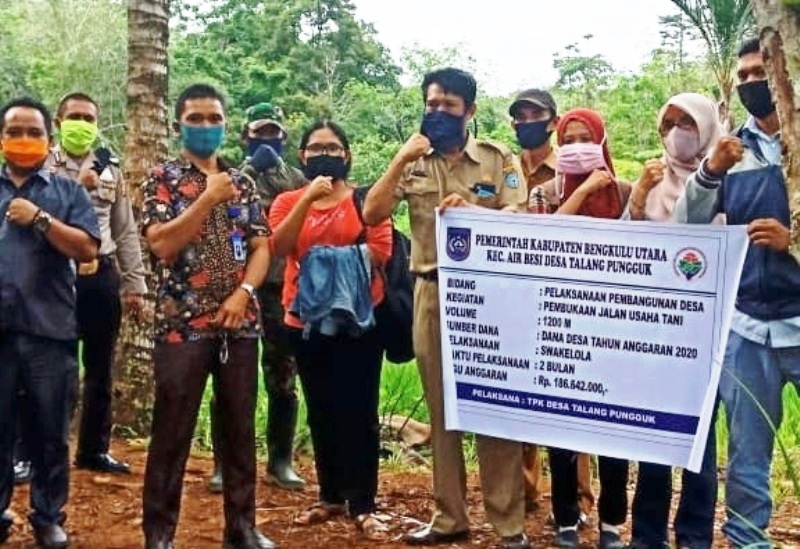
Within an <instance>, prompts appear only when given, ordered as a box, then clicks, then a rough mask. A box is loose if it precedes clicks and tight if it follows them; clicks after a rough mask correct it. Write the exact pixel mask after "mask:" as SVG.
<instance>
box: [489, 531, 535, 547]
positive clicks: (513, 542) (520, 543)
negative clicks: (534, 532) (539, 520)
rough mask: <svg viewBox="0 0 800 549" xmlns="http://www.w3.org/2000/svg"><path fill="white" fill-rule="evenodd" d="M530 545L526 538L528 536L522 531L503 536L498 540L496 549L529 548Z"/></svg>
mask: <svg viewBox="0 0 800 549" xmlns="http://www.w3.org/2000/svg"><path fill="white" fill-rule="evenodd" d="M530 546H531V542H530V541H529V540H528V536H526V535H525V534H524V533H523V534H517V535H516V536H506V537H504V538H503V539H501V540H500V544H499V545H498V546H497V549H530Z"/></svg>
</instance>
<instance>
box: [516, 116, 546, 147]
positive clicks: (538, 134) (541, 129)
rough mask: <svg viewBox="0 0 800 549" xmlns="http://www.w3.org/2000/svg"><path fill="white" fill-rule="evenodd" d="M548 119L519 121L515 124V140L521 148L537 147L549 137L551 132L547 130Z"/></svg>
mask: <svg viewBox="0 0 800 549" xmlns="http://www.w3.org/2000/svg"><path fill="white" fill-rule="evenodd" d="M548 125H550V120H538V121H536V122H519V123H517V125H516V128H515V129H516V132H517V141H518V142H519V146H520V147H522V148H523V149H538V148H539V147H541V146H542V145H544V144H545V143H547V140H548V139H550V136H551V135H552V133H553V132H549V131H547V126H548Z"/></svg>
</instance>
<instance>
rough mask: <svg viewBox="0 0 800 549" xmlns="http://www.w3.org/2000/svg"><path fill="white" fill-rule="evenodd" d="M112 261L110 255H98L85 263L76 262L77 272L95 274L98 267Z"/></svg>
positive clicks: (83, 274) (86, 274)
mask: <svg viewBox="0 0 800 549" xmlns="http://www.w3.org/2000/svg"><path fill="white" fill-rule="evenodd" d="M112 263H113V258H112V257H111V255H99V256H97V257H96V258H94V259H92V260H91V261H89V262H86V263H78V274H79V275H81V276H91V275H93V274H97V271H99V270H100V267H101V266H102V267H107V266H109V265H111V264H112Z"/></svg>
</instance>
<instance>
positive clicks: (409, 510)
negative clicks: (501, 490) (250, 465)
mask: <svg viewBox="0 0 800 549" xmlns="http://www.w3.org/2000/svg"><path fill="white" fill-rule="evenodd" d="M113 452H114V454H115V456H117V457H118V458H120V459H123V460H126V461H128V462H129V463H130V464H131V465H132V466H133V470H134V474H133V475H132V476H129V477H119V476H109V475H97V474H93V473H89V472H86V471H78V470H73V471H72V483H71V494H70V502H69V505H68V507H67V513H68V519H67V525H66V526H67V530H68V532H69V534H70V536H71V540H72V543H71V545H70V547H72V548H85V549H123V548H125V549H127V548H136V547H142V546H143V538H142V535H141V522H142V513H141V493H142V479H143V473H144V464H145V457H146V454H145V451H144V450H143V449H142V448H140V447H137V446H136V445H134V444H130V443H127V442H125V441H119V440H117V441H115V442H114V448H113ZM210 469H211V461H210V460H209V459H208V458H206V457H202V456H196V457H192V458H190V460H189V464H188V466H187V472H186V478H185V483H184V492H183V493H184V498H183V508H182V511H181V519H180V525H179V528H178V535H177V539H176V547H178V548H180V549H205V548H212V547H213V548H217V547H220V546H221V542H222V529H223V520H222V498H221V496H218V495H213V494H211V493H209V492H208V491H207V490H206V478H207V475H208V473H209V471H210ZM300 469H301V470H302V472H303V473H304V475H305V477H306V478H307V479H308V478H312V479H313V464H312V462H311V461H310V459H304V460H303V461H302V463H301V465H300ZM263 470H264V467H263V464H261V465H260V466H259V474H260V476H261V478H260V482H259V486H258V494H257V499H256V505H257V513H256V520H257V523H258V526H259V528H261V530H262V531H263V532H264V533H265V534H266V535H267V536H269V537H270V538H271V539H273V540H274V541H276V542H277V543H278V544H279V546H280V547H282V548H304V549H306V548H328V547H332V548H338V547H375V546H378V547H382V548H400V547H405V545H403V544H402V543H401V542H400V536H401V535H402V534H403V533H404V532H406V531H408V530H410V529H413V528H415V527H416V526H417V525H419V524H420V522H418V521H427V520H428V518H429V517H430V511H431V505H432V503H431V494H430V473H429V472H428V471H426V470H425V469H418V470H415V471H413V472H402V473H401V472H389V471H384V472H382V473H381V488H380V494H381V501H380V506H381V509H382V511H383V512H385V513H386V514H387V515H389V516H391V524H392V532H393V536H394V538H393V541H391V542H389V543H384V544H375V543H370V542H367V541H366V540H364V539H363V538H360V537H359V534H358V532H357V530H356V528H355V526H354V525H353V523H352V522H351V521H348V520H346V519H340V520H335V521H331V522H329V523H327V524H323V525H317V526H311V527H302V528H299V527H295V526H293V525H292V518H293V516H294V515H295V513H297V511H298V510H300V509H302V508H304V507H305V506H307V505H310V504H311V503H313V502H314V501H315V496H316V487H315V486H314V485H313V484H311V486H309V487H307V488H306V489H305V490H304V491H302V492H299V493H291V492H286V491H283V490H278V489H277V488H275V487H273V486H270V485H268V484H266V483H265V482H263ZM27 501H28V490H27V488H25V487H22V488H18V489H17V491H16V494H15V497H14V502H13V504H12V511H16V512H17V513H18V516H17V517H16V520H15V522H16V524H15V527H14V530H13V533H12V537H11V538H10V540H9V542H8V545H7V547H9V548H10V549H12V548H13V549H23V548H25V549H28V548H30V547H33V546H34V545H33V538H32V533H31V529H30V527H29V526H28V524H27V521H26V520H25V519H24V516H25V514H26V513H27ZM469 502H470V515H471V519H472V525H473V528H472V538H471V540H470V543H468V544H466V543H465V544H459V545H452V546H450V547H460V548H465V549H466V548H476V547H491V546H492V545H493V543H494V542H496V537H495V536H494V534H493V532H492V530H491V527H490V526H489V525H488V524H487V523H486V516H485V514H484V512H483V508H482V505H481V501H480V493H479V490H478V483H477V479H476V478H475V476H474V475H473V476H471V477H470V482H469ZM720 511H721V509H720ZM549 512H550V511H549V502H548V501H547V500H545V501H544V502H543V505H542V508H541V509H540V510H539V511H537V512H536V513H534V514H532V515H530V516H529V517H528V521H527V532H528V535H529V536H531V540H532V541H533V547H537V548H538V547H542V548H544V547H550V541H551V539H552V535H553V533H552V528H551V527H550V526H549V525H548V524H547V517H548V516H549ZM721 519H722V516H721V515H718V522H720V521H721ZM595 520H596V519H595ZM772 532H773V537H774V538H775V539H776V540H777V541H779V542H781V543H782V544H783V547H784V548H787V549H788V548H792V547H800V504H798V502H787V503H784V504H783V505H781V506H780V507H779V508H778V509H777V510H776V513H775V519H774V521H773V527H772ZM582 538H583V540H584V545H583V547H585V548H589V547H594V543H596V535H595V533H594V531H593V529H587V530H584V531H583V533H582ZM715 546H716V547H725V543H724V542H723V540H722V539H721V538H720V539H719V542H718V543H717V544H715Z"/></svg>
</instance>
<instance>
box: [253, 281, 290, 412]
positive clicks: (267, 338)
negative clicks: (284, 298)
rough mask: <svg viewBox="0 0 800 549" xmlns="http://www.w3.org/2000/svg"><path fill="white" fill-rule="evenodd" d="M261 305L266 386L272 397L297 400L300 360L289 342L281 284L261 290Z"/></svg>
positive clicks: (262, 360)
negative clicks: (284, 321) (293, 353)
mask: <svg viewBox="0 0 800 549" xmlns="http://www.w3.org/2000/svg"><path fill="white" fill-rule="evenodd" d="M258 303H259V305H260V306H261V323H262V325H263V327H264V337H263V338H262V340H261V342H262V352H261V370H262V372H263V374H264V388H265V389H266V391H267V395H268V396H269V397H270V398H272V397H273V396H275V397H277V398H281V397H283V398H284V399H290V400H297V391H296V387H297V383H296V380H297V363H296V362H295V360H294V356H293V355H292V349H291V346H290V345H289V341H288V334H287V330H286V325H285V324H284V323H283V313H284V311H283V306H282V305H281V287H280V286H275V285H273V284H265V285H264V286H262V287H261V288H259V289H258Z"/></svg>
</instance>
